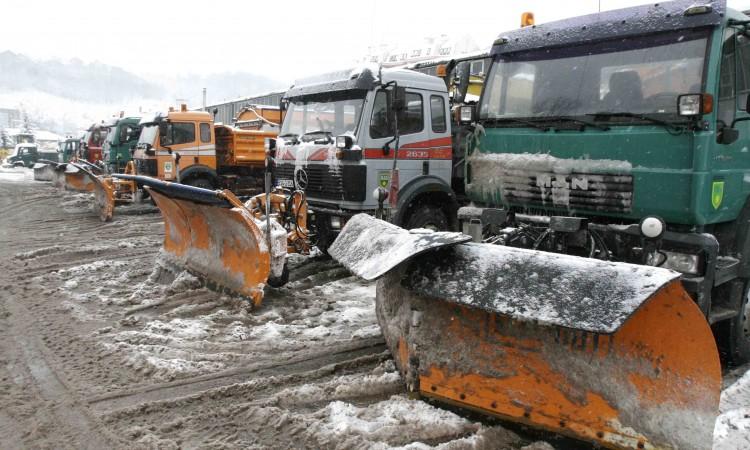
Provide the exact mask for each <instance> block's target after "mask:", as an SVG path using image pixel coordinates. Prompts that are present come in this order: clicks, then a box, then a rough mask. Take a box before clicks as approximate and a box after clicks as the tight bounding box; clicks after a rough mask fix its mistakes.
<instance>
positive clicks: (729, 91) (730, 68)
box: [716, 30, 737, 126]
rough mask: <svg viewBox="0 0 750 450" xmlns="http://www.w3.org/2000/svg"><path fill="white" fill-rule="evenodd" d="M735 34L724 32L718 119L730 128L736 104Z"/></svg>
mask: <svg viewBox="0 0 750 450" xmlns="http://www.w3.org/2000/svg"><path fill="white" fill-rule="evenodd" d="M736 73H737V68H736V65H735V34H734V30H726V31H725V32H724V42H723V43H722V46H721V67H720V68H719V102H718V110H717V113H716V117H717V119H718V120H720V121H722V122H724V125H726V126H729V125H731V123H732V120H734V113H735V109H736V103H735V76H736Z"/></svg>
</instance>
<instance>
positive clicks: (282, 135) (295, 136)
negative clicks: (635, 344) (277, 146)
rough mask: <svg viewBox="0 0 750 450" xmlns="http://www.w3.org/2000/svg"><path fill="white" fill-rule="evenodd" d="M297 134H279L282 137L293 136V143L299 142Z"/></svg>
mask: <svg viewBox="0 0 750 450" xmlns="http://www.w3.org/2000/svg"><path fill="white" fill-rule="evenodd" d="M297 136H298V135H297V134H295V133H284V134H280V135H279V137H280V138H292V139H291V141H292V145H296V144H297V143H299V140H298V139H297Z"/></svg>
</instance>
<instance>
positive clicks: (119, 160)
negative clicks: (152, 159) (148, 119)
mask: <svg viewBox="0 0 750 450" xmlns="http://www.w3.org/2000/svg"><path fill="white" fill-rule="evenodd" d="M140 120H141V118H140V117H120V118H117V119H115V120H113V121H112V122H110V123H109V124H107V125H108V129H109V131H108V132H107V137H106V139H105V140H104V144H103V145H102V157H103V161H104V162H105V164H106V165H107V169H108V170H109V171H110V172H113V173H116V172H121V171H122V170H123V169H124V168H125V166H126V165H127V163H128V162H129V161H130V160H131V159H132V153H133V150H134V149H135V146H136V144H137V143H138V138H139V136H140V133H141V129H140Z"/></svg>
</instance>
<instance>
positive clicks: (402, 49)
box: [357, 34, 482, 67]
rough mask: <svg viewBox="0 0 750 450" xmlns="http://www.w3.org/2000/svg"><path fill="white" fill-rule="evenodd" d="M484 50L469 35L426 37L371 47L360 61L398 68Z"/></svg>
mask: <svg viewBox="0 0 750 450" xmlns="http://www.w3.org/2000/svg"><path fill="white" fill-rule="evenodd" d="M481 50H482V49H481V48H480V47H479V45H477V43H476V42H475V41H474V39H473V38H471V36H469V35H463V36H458V37H456V36H448V35H447V34H441V35H439V36H432V37H426V38H424V39H422V40H421V41H417V42H399V43H393V44H390V45H386V44H382V45H379V46H375V47H369V48H368V50H367V54H366V55H365V56H364V57H363V58H361V59H360V60H358V61H357V62H358V63H361V64H379V65H382V66H383V67H397V66H404V65H408V64H414V63H417V62H421V61H429V60H434V59H445V58H446V57H447V56H460V55H465V54H467V53H476V52H479V51H481Z"/></svg>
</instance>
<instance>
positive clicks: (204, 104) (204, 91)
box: [203, 88, 206, 111]
mask: <svg viewBox="0 0 750 450" xmlns="http://www.w3.org/2000/svg"><path fill="white" fill-rule="evenodd" d="M205 110H206V88H203V111H205Z"/></svg>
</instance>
